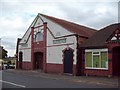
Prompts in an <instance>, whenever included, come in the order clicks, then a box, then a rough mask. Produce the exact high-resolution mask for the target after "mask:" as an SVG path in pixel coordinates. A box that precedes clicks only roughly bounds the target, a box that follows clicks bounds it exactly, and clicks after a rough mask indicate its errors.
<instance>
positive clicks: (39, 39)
mask: <svg viewBox="0 0 120 90" xmlns="http://www.w3.org/2000/svg"><path fill="white" fill-rule="evenodd" d="M35 41H36V42H39V41H43V34H42V33H41V32H37V33H36V35H35Z"/></svg>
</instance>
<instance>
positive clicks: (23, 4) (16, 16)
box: [0, 0, 119, 56]
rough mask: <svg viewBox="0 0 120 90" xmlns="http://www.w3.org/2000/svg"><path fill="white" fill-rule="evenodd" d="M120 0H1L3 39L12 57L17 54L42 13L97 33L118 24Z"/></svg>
mask: <svg viewBox="0 0 120 90" xmlns="http://www.w3.org/2000/svg"><path fill="white" fill-rule="evenodd" d="M118 1H119V0H100V1H99V2H98V0H88V1H87V0H86V1H85V0H62V1H59V0H44V1H43V0H1V1H0V21H1V22H0V38H2V45H3V46H4V47H5V48H6V49H7V50H8V52H9V53H8V55H9V56H13V55H14V54H15V48H16V42H17V38H18V37H19V38H21V37H22V36H23V35H24V33H25V31H26V30H27V28H28V27H29V25H30V24H31V23H32V21H33V19H34V18H35V17H36V15H37V14H38V13H43V14H47V15H50V16H54V17H57V18H61V19H65V20H68V21H72V22H75V23H78V24H81V25H84V26H88V27H91V28H95V29H100V28H103V27H105V26H107V25H110V24H113V23H116V22H118Z"/></svg>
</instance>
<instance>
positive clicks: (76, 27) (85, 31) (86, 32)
mask: <svg viewBox="0 0 120 90" xmlns="http://www.w3.org/2000/svg"><path fill="white" fill-rule="evenodd" d="M39 14H40V13H39ZM40 15H41V16H43V17H45V18H47V19H49V20H51V21H53V22H55V23H57V24H59V25H61V26H62V27H63V28H65V29H67V30H68V31H70V32H73V33H76V34H79V35H81V36H85V37H89V36H91V34H93V33H94V32H95V31H97V30H95V29H92V28H89V27H86V26H83V25H80V24H76V23H74V22H71V21H67V20H64V19H60V18H56V17H52V16H48V15H45V14H40ZM80 31H81V32H80Z"/></svg>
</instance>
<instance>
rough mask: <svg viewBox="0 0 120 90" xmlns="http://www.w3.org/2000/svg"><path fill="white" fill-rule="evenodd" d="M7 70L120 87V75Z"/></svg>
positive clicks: (42, 76)
mask: <svg viewBox="0 0 120 90" xmlns="http://www.w3.org/2000/svg"><path fill="white" fill-rule="evenodd" d="M6 72H11V73H17V74H24V75H29V76H35V77H41V78H50V79H56V80H60V79H61V80H68V81H72V82H78V83H80V82H83V83H90V84H97V85H109V86H111V87H116V88H118V87H119V88H120V78H118V77H98V76H72V75H64V74H51V73H44V72H41V71H34V70H14V69H8V70H6Z"/></svg>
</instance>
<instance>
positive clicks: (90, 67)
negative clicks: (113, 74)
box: [85, 67, 108, 70]
mask: <svg viewBox="0 0 120 90" xmlns="http://www.w3.org/2000/svg"><path fill="white" fill-rule="evenodd" d="M85 69H93V70H108V68H91V67H86V68H85Z"/></svg>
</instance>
